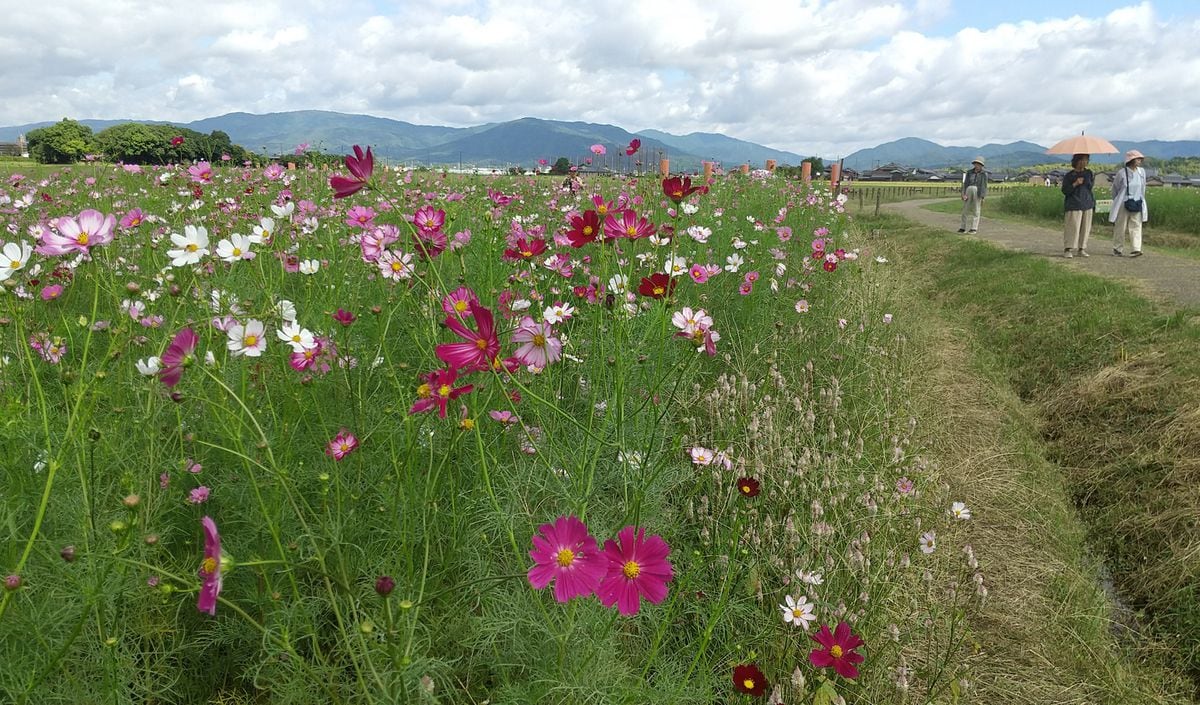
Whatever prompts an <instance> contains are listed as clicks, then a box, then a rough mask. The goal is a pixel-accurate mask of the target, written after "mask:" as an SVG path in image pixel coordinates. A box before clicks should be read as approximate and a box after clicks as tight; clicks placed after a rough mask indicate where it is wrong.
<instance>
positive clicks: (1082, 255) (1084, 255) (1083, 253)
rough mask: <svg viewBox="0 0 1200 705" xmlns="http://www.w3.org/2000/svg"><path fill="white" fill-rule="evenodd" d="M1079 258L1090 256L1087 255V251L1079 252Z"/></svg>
mask: <svg viewBox="0 0 1200 705" xmlns="http://www.w3.org/2000/svg"><path fill="white" fill-rule="evenodd" d="M1079 256H1080V257H1091V255H1089V254H1088V253H1087V250H1080V251H1079Z"/></svg>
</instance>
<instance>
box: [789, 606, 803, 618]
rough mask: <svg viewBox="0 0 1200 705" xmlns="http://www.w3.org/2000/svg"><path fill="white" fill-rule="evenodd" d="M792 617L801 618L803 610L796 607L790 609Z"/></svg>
mask: <svg viewBox="0 0 1200 705" xmlns="http://www.w3.org/2000/svg"><path fill="white" fill-rule="evenodd" d="M792 617H794V618H795V619H802V618H803V617H804V610H802V609H800V608H798V607H797V608H796V609H794V610H792Z"/></svg>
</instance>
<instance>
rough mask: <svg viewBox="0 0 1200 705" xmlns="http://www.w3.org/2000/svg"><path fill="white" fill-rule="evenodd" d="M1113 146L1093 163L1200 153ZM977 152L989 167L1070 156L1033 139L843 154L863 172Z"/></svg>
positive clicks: (1196, 144) (936, 164) (938, 162)
mask: <svg viewBox="0 0 1200 705" xmlns="http://www.w3.org/2000/svg"><path fill="white" fill-rule="evenodd" d="M1113 145H1114V146H1116V147H1118V148H1119V149H1120V150H1121V152H1122V154H1093V155H1092V162H1093V163H1098V164H1119V163H1120V162H1121V161H1122V158H1123V153H1124V152H1125V151H1126V150H1129V149H1136V150H1138V151H1140V152H1142V153H1143V154H1145V155H1146V156H1147V157H1155V158H1159V159H1169V158H1171V157H1191V156H1200V141H1173V142H1170V141H1163V140H1149V141H1142V142H1132V141H1127V140H1114V141H1113ZM980 155H982V156H983V158H984V159H985V160H986V161H987V166H988V169H1020V168H1022V167H1027V166H1033V165H1036V164H1046V163H1050V162H1054V161H1061V162H1063V163H1064V164H1065V163H1067V162H1068V161H1070V155H1053V154H1046V147H1043V146H1041V145H1038V144H1034V143H1032V142H1010V143H1008V144H985V145H983V146H981V147H944V146H942V145H940V144H937V143H936V142H930V141H929V140H923V139H919V138H917V137H905V138H903V139H899V140H895V141H893V142H887V143H885V144H881V145H879V146H878V147H871V148H868V149H860V150H858V151H857V152H854V153H853V154H851V155H850V156H848V157H846V166H847V167H850V168H852V169H858V170H860V171H862V170H866V169H873V168H875V167H877V166H882V165H884V164H887V163H889V162H895V163H897V164H903V165H905V166H912V167H923V168H928V169H939V168H944V167H954V168H957V167H965V166H967V165H968V164H970V162H971V160H972V159H974V158H975V157H977V156H980Z"/></svg>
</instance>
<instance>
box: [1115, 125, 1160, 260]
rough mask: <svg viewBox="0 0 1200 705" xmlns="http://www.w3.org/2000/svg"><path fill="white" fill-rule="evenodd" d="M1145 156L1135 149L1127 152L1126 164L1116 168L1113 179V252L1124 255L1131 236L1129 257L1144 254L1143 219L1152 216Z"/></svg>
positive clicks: (1148, 218) (1145, 219) (1119, 255)
mask: <svg viewBox="0 0 1200 705" xmlns="http://www.w3.org/2000/svg"><path fill="white" fill-rule="evenodd" d="M1144 160H1145V157H1144V156H1143V155H1142V153H1141V152H1139V151H1137V150H1136V149H1131V150H1129V151H1128V152H1126V153H1125V166H1124V167H1122V168H1121V169H1118V170H1117V173H1116V175H1115V176H1113V181H1112V194H1113V204H1112V210H1111V211H1109V213H1108V222H1110V223H1112V224H1113V254H1114V255H1116V256H1117V257H1121V256H1122V255H1123V254H1124V250H1125V238H1126V237H1128V238H1129V247H1130V248H1131V249H1130V251H1129V256H1130V257H1141V256H1142V223H1144V222H1146V221H1147V220H1150V209H1149V208H1147V207H1146V170H1145V169H1143V168H1142V161H1144Z"/></svg>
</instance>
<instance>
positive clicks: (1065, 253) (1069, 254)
mask: <svg viewBox="0 0 1200 705" xmlns="http://www.w3.org/2000/svg"><path fill="white" fill-rule="evenodd" d="M1074 256H1075V255H1074V254H1072V253H1071V251H1070V250H1063V257H1066V258H1067V259H1071V258H1072V257H1074Z"/></svg>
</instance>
